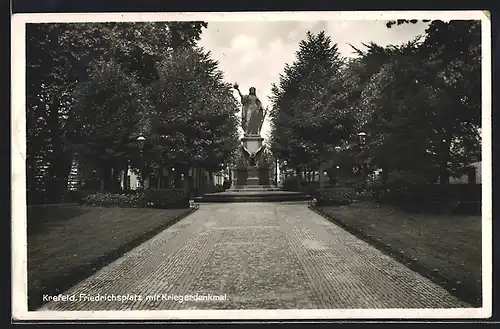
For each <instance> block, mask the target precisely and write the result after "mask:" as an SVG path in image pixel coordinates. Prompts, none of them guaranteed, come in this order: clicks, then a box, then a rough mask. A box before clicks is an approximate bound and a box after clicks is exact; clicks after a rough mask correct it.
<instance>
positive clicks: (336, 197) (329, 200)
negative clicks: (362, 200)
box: [314, 188, 357, 207]
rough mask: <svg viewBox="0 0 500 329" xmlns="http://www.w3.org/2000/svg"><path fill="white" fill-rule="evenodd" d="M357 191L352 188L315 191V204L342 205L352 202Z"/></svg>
mask: <svg viewBox="0 0 500 329" xmlns="http://www.w3.org/2000/svg"><path fill="white" fill-rule="evenodd" d="M356 196H357V193H356V190H355V189H354V188H333V189H325V190H322V191H316V192H315V193H314V197H315V199H316V206H319V207H321V206H342V205H348V204H351V203H353V202H354V200H355V199H356Z"/></svg>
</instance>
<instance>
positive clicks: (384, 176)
mask: <svg viewBox="0 0 500 329" xmlns="http://www.w3.org/2000/svg"><path fill="white" fill-rule="evenodd" d="M381 180H382V186H383V187H386V186H387V182H388V181H389V171H388V170H387V169H385V168H383V169H382V172H381Z"/></svg>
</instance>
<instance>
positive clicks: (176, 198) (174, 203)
mask: <svg viewBox="0 0 500 329" xmlns="http://www.w3.org/2000/svg"><path fill="white" fill-rule="evenodd" d="M145 200H146V203H147V205H148V206H150V207H153V208H161V209H170V208H189V193H187V192H186V191H185V190H183V189H148V190H145Z"/></svg>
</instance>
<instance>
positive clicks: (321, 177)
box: [318, 164, 325, 191]
mask: <svg viewBox="0 0 500 329" xmlns="http://www.w3.org/2000/svg"><path fill="white" fill-rule="evenodd" d="M318 174H319V190H320V191H323V190H324V189H325V171H324V169H323V164H320V165H319V173H318Z"/></svg>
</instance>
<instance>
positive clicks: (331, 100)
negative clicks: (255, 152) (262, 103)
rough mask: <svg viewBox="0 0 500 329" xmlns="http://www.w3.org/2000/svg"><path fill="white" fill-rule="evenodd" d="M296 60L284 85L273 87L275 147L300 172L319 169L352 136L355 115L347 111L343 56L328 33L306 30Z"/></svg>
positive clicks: (282, 79)
mask: <svg viewBox="0 0 500 329" xmlns="http://www.w3.org/2000/svg"><path fill="white" fill-rule="evenodd" d="M296 57H297V59H296V61H295V62H294V63H293V64H292V65H287V66H285V70H284V73H283V74H282V75H281V77H280V84H279V86H276V85H274V86H273V88H272V93H273V97H272V104H273V109H272V111H271V115H270V116H271V121H272V124H273V128H272V134H271V136H272V141H271V148H272V150H273V153H274V154H275V156H276V157H278V158H281V159H284V160H287V162H288V163H289V164H290V165H291V166H293V167H295V168H296V169H297V171H299V170H300V169H301V168H314V169H318V168H319V170H320V174H322V173H323V170H322V169H321V168H322V166H323V165H324V164H325V163H326V161H327V160H328V159H329V158H330V156H331V154H332V152H333V151H334V149H335V146H337V145H339V144H341V143H342V141H343V140H345V139H348V138H350V136H351V135H352V128H353V126H354V123H355V119H354V117H353V115H352V114H351V112H349V111H348V103H347V98H346V93H345V92H344V88H345V86H344V83H343V81H342V80H341V79H340V72H341V70H342V66H343V60H342V58H340V55H339V52H338V49H337V45H336V44H332V42H331V39H330V38H329V37H327V36H326V34H325V33H324V32H320V33H318V34H317V35H314V34H312V33H308V34H307V39H306V40H302V41H301V42H300V44H299V50H298V51H297V55H296Z"/></svg>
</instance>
